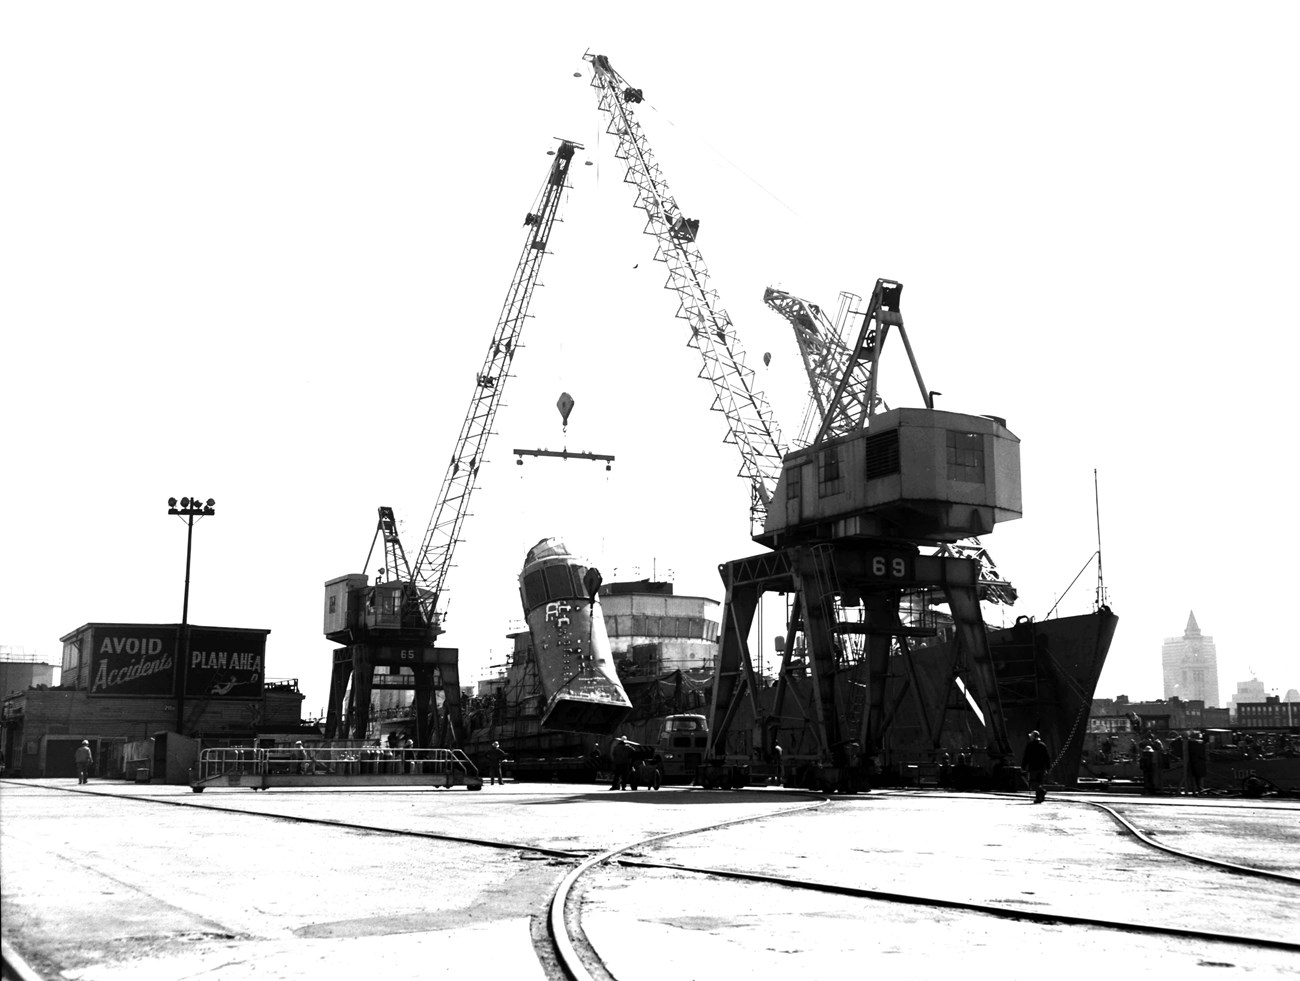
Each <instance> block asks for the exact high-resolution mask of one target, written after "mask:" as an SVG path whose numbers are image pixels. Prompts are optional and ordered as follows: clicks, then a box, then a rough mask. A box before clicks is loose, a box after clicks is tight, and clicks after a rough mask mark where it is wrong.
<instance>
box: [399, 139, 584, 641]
mask: <svg viewBox="0 0 1300 981" xmlns="http://www.w3.org/2000/svg"><path fill="white" fill-rule="evenodd" d="M580 149H582V148H581V146H579V145H578V144H576V143H570V142H568V141H567V140H562V141H561V142H560V145H559V148H558V149H556V150H555V151H554V152H555V160H554V162H553V163H552V164H551V170H550V173H549V175H548V176H547V180H546V184H545V185H544V186H543V187H542V190H541V193H540V195H539V198H538V201H537V205H536V208H535V210H533V211H530V212H529V213H528V215H527V217H526V218H525V219H524V224H525V226H526V227H527V228H528V229H529V234H528V237H527V240H526V241H525V242H524V248H523V253H522V254H521V255H520V257H519V264H518V266H517V267H516V269H515V276H514V279H513V281H512V282H511V283H510V289H509V290H508V291H507V293H506V299H505V302H504V303H503V304H502V306H501V315H500V317H499V318H498V319H497V326H496V330H495V331H494V332H493V334H492V343H491V344H490V345H489V346H488V351H487V356H486V357H485V358H484V359H483V367H482V368H481V369H480V370H479V372H478V374H477V375H476V376H475V378H474V394H473V396H472V397H471V398H470V404H469V411H468V412H466V414H465V421H464V422H463V423H462V424H461V427H460V436H459V437H458V438H457V440H456V447H455V449H454V450H453V451H452V454H451V460H450V462H449V463H448V465H447V472H446V474H445V475H444V476H443V479H442V488H441V490H439V492H438V502H437V504H436V505H434V509H433V516H432V517H431V518H430V519H429V527H428V528H427V529H426V531H425V533H424V540H423V542H422V543H421V545H420V550H419V551H418V552H417V553H416V560H415V569H414V570H413V573H412V576H413V581H414V583H415V586H416V593H417V596H418V601H419V603H420V607H421V610H422V611H423V614H424V618H425V620H426V622H428V623H429V624H430V625H431V626H433V627H434V628H435V629H440V626H441V620H442V617H443V616H445V614H446V605H447V604H446V597H445V596H444V592H443V590H444V587H445V585H446V582H447V574H448V572H450V571H451V565H452V562H451V560H452V555H453V554H454V552H455V549H456V545H457V543H458V542H459V541H460V531H461V527H462V525H463V524H464V523H465V517H466V515H467V514H468V509H469V501H470V495H471V494H473V492H474V488H475V486H476V485H477V482H478V473H479V467H481V466H482V465H483V452H484V449H485V448H486V446H487V441H488V437H489V436H491V435H492V421H493V420H494V419H495V418H496V414H497V409H498V408H499V407H500V405H501V395H502V392H503V390H504V389H505V382H506V379H507V378H508V377H509V375H510V365H511V363H512V362H513V361H514V357H515V352H516V351H517V350H518V348H519V335H520V332H521V331H522V330H523V326H524V321H525V320H526V319H527V317H528V305H529V303H530V302H531V300H532V297H533V290H534V288H535V287H536V286H537V275H538V273H539V272H540V271H541V268H542V258H543V257H544V256H545V255H546V245H547V243H548V242H549V241H550V237H551V229H552V227H553V226H554V224H555V222H556V220H557V217H556V216H557V214H558V212H559V207H560V199H561V197H562V195H563V191H564V189H565V187H566V180H567V178H568V174H569V164H570V163H571V162H572V160H573V154H574V152H575V151H576V150H580Z"/></svg>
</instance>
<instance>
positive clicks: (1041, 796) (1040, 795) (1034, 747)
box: [1020, 729, 1052, 804]
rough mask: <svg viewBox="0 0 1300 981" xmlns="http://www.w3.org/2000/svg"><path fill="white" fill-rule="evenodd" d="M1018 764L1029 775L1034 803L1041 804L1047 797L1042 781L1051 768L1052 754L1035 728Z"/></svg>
mask: <svg viewBox="0 0 1300 981" xmlns="http://www.w3.org/2000/svg"><path fill="white" fill-rule="evenodd" d="M1020 766H1021V769H1023V770H1024V771H1025V773H1026V774H1028V776H1029V789H1030V790H1032V791H1033V792H1034V803H1035V804H1041V803H1042V802H1043V801H1044V800H1046V799H1047V788H1046V787H1045V786H1044V784H1043V781H1044V780H1046V779H1047V771H1048V770H1050V769H1051V768H1052V754H1051V753H1050V752H1049V751H1048V749H1047V746H1046V745H1044V743H1043V739H1042V736H1040V735H1039V733H1038V730H1037V729H1035V730H1034V731H1033V732H1031V733H1030V734H1029V742H1027V743H1026V744H1025V755H1024V756H1023V757H1022V758H1021V760H1020Z"/></svg>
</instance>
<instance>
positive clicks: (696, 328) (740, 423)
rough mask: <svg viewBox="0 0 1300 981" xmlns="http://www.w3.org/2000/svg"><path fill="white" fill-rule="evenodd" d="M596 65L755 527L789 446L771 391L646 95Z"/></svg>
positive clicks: (603, 103) (600, 92)
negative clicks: (667, 167) (680, 198)
mask: <svg viewBox="0 0 1300 981" xmlns="http://www.w3.org/2000/svg"><path fill="white" fill-rule="evenodd" d="M583 57H584V59H585V60H586V61H588V62H590V64H591V67H592V73H593V74H592V80H591V85H592V87H593V88H594V89H595V90H596V93H597V97H598V100H599V107H600V109H601V111H603V112H606V113H608V114H609V125H608V126H607V127H606V131H607V132H608V133H610V134H611V135H613V136H614V138H615V139H616V140H617V149H616V150H615V156H617V157H618V158H619V159H621V160H624V161H626V163H627V172H626V174H625V176H624V180H625V181H626V182H627V183H629V184H631V185H632V186H633V187H635V188H636V189H637V196H636V205H637V207H639V208H641V209H642V210H643V211H644V212H645V213H646V227H645V231H646V234H648V235H652V236H654V238H655V240H656V242H657V243H658V248H657V251H656V254H655V259H657V260H658V261H660V262H663V263H665V264H666V265H667V266H668V281H667V283H665V288H666V289H670V290H674V291H675V292H676V293H677V294H678V296H679V297H680V305H679V306H678V309H677V316H678V317H680V318H681V319H682V320H685V321H686V322H687V324H688V325H689V327H690V331H691V336H690V339H689V341H688V342H687V343H688V344H689V346H691V347H693V348H695V349H696V350H697V351H699V353H700V358H701V360H702V362H703V366H702V368H701V371H700V374H701V377H704V378H707V379H708V381H709V383H710V384H711V385H712V386H713V394H714V401H713V406H712V408H714V409H716V410H718V411H720V412H722V413H723V415H724V416H725V417H726V419H727V427H728V435H727V441H728V442H734V443H735V444H736V447H737V449H739V450H740V456H741V468H740V476H741V477H744V478H746V479H747V480H748V481H749V483H750V520H751V526H752V530H754V531H758V530H759V529H761V528H762V526H763V522H764V519H765V517H766V514H767V509H768V506H769V505H770V503H771V500H772V490H773V488H774V487H775V486H776V480H777V476H778V475H779V474H780V471H781V459H782V457H783V456H784V450H783V449H782V444H781V435H780V431H779V430H778V428H777V425H776V422H775V421H774V420H773V418H772V411H771V407H770V406H769V405H768V401H767V397H766V396H765V395H764V394H763V393H762V392H761V391H758V390H757V389H756V388H755V387H754V372H753V370H752V369H750V368H749V367H747V366H746V364H745V357H744V354H745V352H744V349H743V347H742V346H741V343H740V340H739V338H738V337H737V336H736V332H735V330H734V328H733V327H732V324H731V318H730V317H729V316H728V315H727V312H726V310H724V309H723V308H722V307H721V305H720V303H719V300H718V294H717V291H716V290H714V289H713V288H712V287H711V286H710V285H709V271H708V268H707V267H706V266H705V264H704V257H703V256H702V255H701V254H700V247H699V244H698V242H697V238H698V236H699V229H700V223H699V221H698V220H697V219H691V218H687V217H685V216H684V215H683V213H682V210H681V209H680V208H679V207H678V206H677V202H676V201H675V200H674V199H673V196H672V194H671V192H670V191H669V189H668V184H667V183H666V182H665V181H664V179H663V175H662V174H661V173H660V170H659V165H658V164H657V163H656V162H655V159H654V156H653V154H652V153H651V151H650V144H649V143H648V141H647V140H646V137H645V134H644V132H642V129H641V124H640V123H639V122H638V121H637V118H636V115H635V114H634V112H633V110H632V106H634V105H638V104H640V103H641V102H643V101H644V98H645V97H644V94H643V93H642V91H641V90H640V89H638V88H634V87H632V86H631V85H630V84H629V83H628V82H627V80H626V79H625V78H623V76H622V75H620V74H619V73H618V72H617V71H616V70H615V69H614V67H613V66H612V65H611V64H610V63H609V59H608V58H607V57H606V56H605V55H593V54H590V53H588V54H586V55H584V56H583Z"/></svg>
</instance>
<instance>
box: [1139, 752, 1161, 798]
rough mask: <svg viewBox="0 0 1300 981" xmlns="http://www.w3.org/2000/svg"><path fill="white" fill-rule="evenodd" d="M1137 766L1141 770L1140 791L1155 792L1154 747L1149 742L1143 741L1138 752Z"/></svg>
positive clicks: (1145, 792)
mask: <svg viewBox="0 0 1300 981" xmlns="http://www.w3.org/2000/svg"><path fill="white" fill-rule="evenodd" d="M1138 767H1139V768H1140V769H1141V770H1142V792H1143V793H1144V794H1154V793H1155V792H1156V776H1157V774H1156V748H1155V747H1154V746H1152V745H1151V743H1150V742H1144V743H1143V744H1142V749H1141V751H1140V752H1139V753H1138Z"/></svg>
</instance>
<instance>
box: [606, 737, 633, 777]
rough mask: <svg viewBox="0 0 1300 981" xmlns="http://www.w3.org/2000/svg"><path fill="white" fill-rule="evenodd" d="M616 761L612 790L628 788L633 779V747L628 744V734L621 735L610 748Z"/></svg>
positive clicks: (610, 752) (611, 755)
mask: <svg viewBox="0 0 1300 981" xmlns="http://www.w3.org/2000/svg"><path fill="white" fill-rule="evenodd" d="M609 755H610V758H611V759H612V760H613V761H614V782H613V783H612V784H610V787H609V789H610V790H626V789H627V785H628V783H629V781H630V780H631V779H632V747H631V746H629V745H628V741H627V736H619V737H618V738H617V739H615V740H614V745H613V746H611V747H610V750H609Z"/></svg>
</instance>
